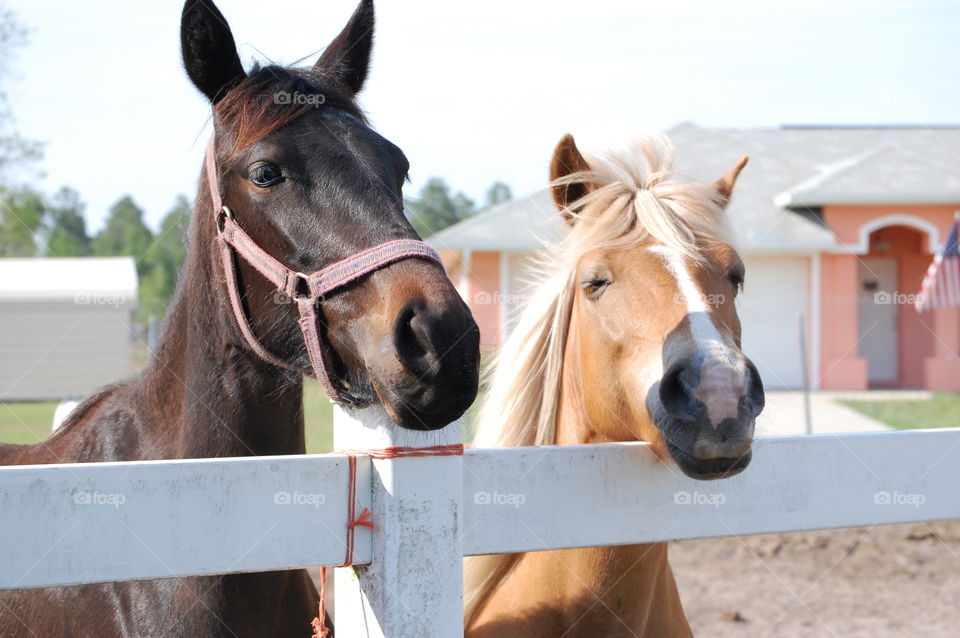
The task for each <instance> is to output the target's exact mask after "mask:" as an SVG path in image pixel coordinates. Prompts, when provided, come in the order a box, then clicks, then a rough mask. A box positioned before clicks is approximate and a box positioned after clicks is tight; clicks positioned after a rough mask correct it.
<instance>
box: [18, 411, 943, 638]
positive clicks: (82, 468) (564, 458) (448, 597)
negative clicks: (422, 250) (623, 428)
mask: <svg viewBox="0 0 960 638" xmlns="http://www.w3.org/2000/svg"><path fill="white" fill-rule="evenodd" d="M337 420H338V423H337V426H336V438H337V441H338V447H341V448H348V449H356V448H373V447H384V446H386V445H418V446H425V445H436V444H446V443H451V442H454V441H455V440H457V437H458V434H457V431H456V429H454V428H448V429H447V430H446V431H442V432H440V433H424V434H423V435H422V436H420V437H418V438H417V440H416V441H412V440H410V437H411V436H412V435H410V434H409V433H405V432H397V431H395V430H394V429H391V428H387V427H383V424H382V415H377V414H373V413H370V412H368V413H367V414H364V415H361V419H360V420H356V419H352V418H349V417H345V416H344V415H342V414H341V415H338V417H337ZM361 421H362V422H361ZM348 476H349V472H348V464H347V460H346V457H344V456H339V455H314V456H293V457H262V458H243V459H216V460H214V459H204V460H185V461H151V462H141V463H91V464H73V465H59V466H21V467H3V468H0V589H19V588H31V587H43V586H52V585H67V584H78V583H92V582H105V581H114V580H130V579H142V578H163V577H173V576H188V575H202V574H217V573H230V572H243V571H263V570H271V569H290V568H296V567H304V566H315V565H336V564H339V563H341V562H342V561H343V558H344V552H345V536H346V520H347V491H348ZM957 486H960V429H952V430H930V431H913V432H885V433H871V434H848V435H820V436H807V437H772V438H763V439H759V440H757V441H756V444H755V447H754V459H753V462H752V463H751V465H750V467H749V468H748V469H747V471H745V472H744V473H743V474H741V475H739V476H737V477H734V478H732V479H727V480H724V481H715V482H698V481H694V480H692V479H689V478H687V477H685V476H683V475H681V474H680V473H679V471H678V470H677V469H676V468H675V467H673V466H672V465H670V464H664V463H661V462H659V461H658V460H656V458H655V457H654V456H653V454H652V452H651V451H650V450H649V448H648V446H646V445H645V444H639V443H623V444H602V445H584V446H577V447H564V448H516V449H508V450H480V449H478V450H468V451H467V452H466V453H465V455H464V457H463V458H462V459H461V458H459V457H438V458H410V459H376V460H373V461H371V460H370V459H369V458H366V457H360V459H359V464H358V472H357V487H358V489H357V495H358V510H357V511H359V509H361V508H363V507H367V506H369V507H371V509H372V510H373V518H374V521H375V523H376V527H375V529H374V531H373V532H370V531H369V530H366V529H363V528H358V529H357V532H356V547H355V551H354V564H355V565H366V564H368V563H369V565H368V566H367V567H361V568H358V569H357V572H356V573H354V571H353V570H337V596H336V605H337V617H338V622H337V627H338V631H340V632H342V634H343V635H347V636H391V637H399V636H458V635H462V623H461V619H460V614H461V608H462V599H461V591H460V590H461V578H462V574H461V566H460V557H461V556H463V555H474V554H484V553H496V552H517V551H531V550H542V549H558V548H568V547H583V546H593V545H617V544H628V543H642V542H652V541H662V540H673V539H681V538H701V537H715V536H730V535H743V534H759V533H767V532H780V531H797V530H806V529H817V528H829V527H844V526H854V525H877V524H886V523H898V522H910V521H921V520H924V521H926V520H940V519H949V518H960V496H958V495H957ZM358 575H359V577H358Z"/></svg>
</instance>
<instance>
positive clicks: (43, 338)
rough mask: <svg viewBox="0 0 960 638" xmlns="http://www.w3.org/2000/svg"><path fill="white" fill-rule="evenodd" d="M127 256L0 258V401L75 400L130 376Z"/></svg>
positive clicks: (131, 303) (130, 267)
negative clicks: (73, 398)
mask: <svg viewBox="0 0 960 638" xmlns="http://www.w3.org/2000/svg"><path fill="white" fill-rule="evenodd" d="M136 307H137V269H136V263H135V262H134V260H133V258H132V257H83V258H33V259H0V401H37V400H47V399H53V400H56V399H63V398H70V397H81V396H85V395H87V394H89V393H90V392H91V391H93V390H95V389H96V388H98V387H100V386H102V385H105V384H107V383H111V382H113V381H117V380H120V379H122V378H124V377H126V376H128V375H129V374H130V372H131V364H132V345H133V342H134V335H135V331H134V313H135V311H136Z"/></svg>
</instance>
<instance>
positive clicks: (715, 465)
mask: <svg viewBox="0 0 960 638" xmlns="http://www.w3.org/2000/svg"><path fill="white" fill-rule="evenodd" d="M667 451H668V452H669V453H670V458H672V459H673V460H674V462H675V463H676V464H677V467H679V468H680V471H682V472H683V473H684V474H686V475H687V476H689V477H690V478H694V479H697V480H700V481H714V480H717V479H723V478H729V477H731V476H735V475H737V474H739V473H740V472H742V471H744V470H745V469H746V468H747V466H748V465H749V464H750V459H751V458H753V451H752V450H749V449H748V450H747V451H746V452H744V453H743V454H741V455H739V456H735V457H715V458H700V457H697V456H695V455H694V454H692V453H690V452H687V451H686V450H684V449H682V448H680V447H679V446H677V445H674V444H673V443H670V442H669V441H667Z"/></svg>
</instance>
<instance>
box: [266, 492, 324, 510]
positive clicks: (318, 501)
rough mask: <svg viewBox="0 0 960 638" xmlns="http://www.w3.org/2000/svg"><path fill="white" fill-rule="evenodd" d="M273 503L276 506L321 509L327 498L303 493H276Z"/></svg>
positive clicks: (321, 495)
mask: <svg viewBox="0 0 960 638" xmlns="http://www.w3.org/2000/svg"><path fill="white" fill-rule="evenodd" d="M273 502H274V504H275V505H309V506H310V507H320V506H321V505H323V504H324V503H326V502H327V497H326V496H325V495H323V494H304V493H303V492H275V493H274V495H273Z"/></svg>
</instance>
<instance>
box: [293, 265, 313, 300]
mask: <svg viewBox="0 0 960 638" xmlns="http://www.w3.org/2000/svg"><path fill="white" fill-rule="evenodd" d="M293 275H294V277H295V278H296V280H297V281H296V283H295V284H294V286H293V297H294V299H307V298H308V297H310V278H309V277H308V276H307V275H306V273H302V272H295V273H293Z"/></svg>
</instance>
